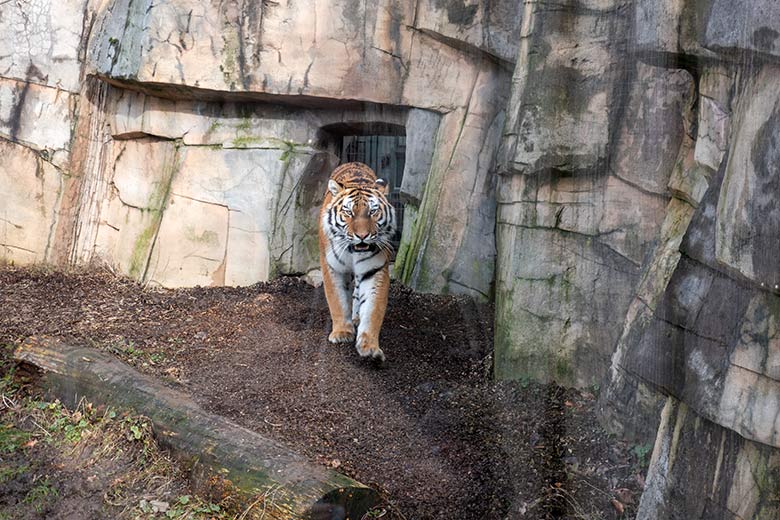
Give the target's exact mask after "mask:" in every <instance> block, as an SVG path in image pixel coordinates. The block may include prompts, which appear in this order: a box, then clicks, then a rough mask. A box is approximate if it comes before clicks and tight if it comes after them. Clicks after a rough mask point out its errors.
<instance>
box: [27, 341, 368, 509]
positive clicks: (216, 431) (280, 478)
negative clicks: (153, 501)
mask: <svg viewBox="0 0 780 520" xmlns="http://www.w3.org/2000/svg"><path fill="white" fill-rule="evenodd" d="M14 357H15V359H16V360H17V361H18V362H19V363H22V364H26V365H28V366H29V365H31V366H32V367H34V369H33V370H34V371H36V372H38V373H39V374H40V383H41V384H42V385H43V387H44V388H45V389H46V390H47V391H49V392H51V393H53V394H54V395H55V396H56V397H58V398H59V399H60V401H62V402H63V403H64V404H66V405H71V406H73V405H76V404H77V403H78V402H79V401H80V400H81V399H85V400H86V401H87V402H91V403H93V404H97V405H100V404H103V405H106V406H111V407H114V408H117V409H130V410H133V411H135V413H138V414H140V415H144V416H146V417H148V418H149V420H150V421H151V423H152V427H153V431H154V433H155V436H156V437H157V439H158V441H159V443H160V444H161V445H162V446H163V447H165V448H167V449H169V450H170V451H171V453H172V454H173V455H174V456H175V457H176V458H177V459H179V460H181V461H183V462H185V463H186V464H188V465H191V467H192V469H193V475H195V476H197V475H200V480H205V479H207V478H211V477H212V476H215V475H219V476H223V477H224V478H226V479H228V480H229V481H230V483H231V484H232V486H235V487H236V488H237V489H238V490H239V491H240V492H241V493H242V495H244V496H245V499H246V501H247V502H248V503H247V507H249V506H250V505H253V507H251V509H250V511H249V513H248V514H247V516H246V518H261V517H262V518H265V519H268V520H270V519H274V520H277V519H278V520H293V519H317V520H319V519H323V520H325V519H327V520H347V519H349V520H361V518H363V517H364V516H365V515H366V513H367V512H369V511H370V510H371V509H372V508H373V507H376V506H377V505H379V503H380V497H379V495H378V493H377V492H376V491H375V490H373V489H371V488H369V487H367V486H364V485H363V484H361V483H359V482H356V481H354V480H352V479H350V478H348V477H346V476H345V475H341V474H339V473H337V472H335V471H332V470H329V469H327V468H325V467H322V466H318V465H315V464H312V463H311V462H309V461H307V460H306V459H305V458H304V457H303V456H301V455H299V454H297V453H294V452H293V451H291V450H290V449H289V448H287V447H286V446H284V445H283V444H281V443H279V442H276V441H274V440H272V439H268V438H266V437H264V436H262V435H260V434H258V433H255V432H253V431H250V430H248V429H246V428H243V427H241V426H238V425H237V424H234V423H233V422H231V421H229V420H227V419H225V418H223V417H220V416H217V415H215V414H211V413H208V412H206V411H204V410H203V409H201V408H200V407H199V406H198V405H197V404H196V403H195V402H194V401H193V400H192V399H191V398H190V397H188V396H187V395H185V394H183V393H181V392H179V391H176V390H173V389H171V388H169V387H167V386H165V385H164V384H162V383H161V382H159V381H157V380H155V379H154V378H152V377H150V376H147V375H145V374H142V373H140V372H138V371H137V370H135V369H134V368H132V367H130V366H128V365H127V364H125V363H123V362H122V361H120V360H119V359H117V358H115V357H114V356H112V355H110V354H107V353H105V352H102V351H100V350H97V349H94V348H88V347H77V346H73V345H67V344H64V343H62V342H60V341H57V340H53V339H49V338H36V337H32V338H29V339H28V340H26V341H25V342H24V343H22V344H21V345H20V346H19V347H18V348H17V349H16V351H15V353H14ZM35 369H37V370H35ZM196 484H197V482H196ZM252 502H254V504H252Z"/></svg>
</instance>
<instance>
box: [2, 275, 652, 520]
mask: <svg viewBox="0 0 780 520" xmlns="http://www.w3.org/2000/svg"><path fill="white" fill-rule="evenodd" d="M0 308H1V309H3V312H2V313H0V344H12V343H13V342H16V341H19V340H21V339H23V338H25V337H27V336H29V335H32V334H37V335H50V336H56V337H60V338H63V339H65V340H69V341H73V342H78V343H80V344H88V345H93V346H96V347H98V348H102V349H106V350H109V351H111V352H113V353H115V354H116V355H118V356H120V357H121V358H123V359H125V360H126V361H128V362H130V363H132V364H133V365H135V366H136V367H138V368H140V369H141V370H143V371H145V372H148V373H152V374H155V375H157V376H159V377H160V378H163V379H165V380H166V381H168V382H169V383H170V384H172V385H174V386H177V387H179V388H180V389H184V390H185V391H187V392H189V393H191V394H192V395H193V396H194V397H195V399H196V400H197V401H198V402H200V403H201V404H202V405H203V406H204V407H205V408H206V409H208V410H210V411H212V412H215V413H218V414H221V415H224V416H226V417H229V418H231V419H233V420H234V421H236V422H237V423H239V424H241V425H243V426H245V427H248V428H251V429H253V430H256V431H258V432H260V433H262V434H265V435H267V436H269V437H273V438H275V439H278V440H281V441H283V442H285V443H286V444H288V445H289V446H290V447H292V448H293V449H295V450H297V451H299V452H302V453H304V454H305V455H307V456H308V457H310V458H311V459H312V460H315V461H317V462H320V463H322V464H325V465H328V466H330V467H332V468H338V470H339V471H341V472H343V473H345V474H347V475H349V476H351V477H353V478H355V479H357V480H359V481H361V482H363V483H365V484H369V485H372V486H374V487H376V488H377V489H379V490H380V491H381V492H382V493H383V495H384V496H385V497H386V500H387V505H386V507H385V509H386V511H387V513H388V514H386V515H385V518H397V519H407V520H411V519H429V518H430V519H465V520H469V519H504V518H510V519H515V518H528V519H540V520H542V519H552V518H563V519H614V518H633V517H634V512H635V510H636V506H637V502H638V498H639V495H640V494H641V488H642V486H643V482H644V480H643V477H642V475H643V473H644V465H645V463H646V460H644V459H646V457H647V452H648V447H645V446H627V445H625V444H624V443H622V442H619V441H617V440H614V439H610V437H609V436H608V435H607V434H606V433H605V432H604V431H602V430H601V429H600V428H599V427H598V424H597V421H596V418H595V414H594V406H595V396H594V395H593V393H589V392H578V391H574V390H567V389H563V388H560V387H558V386H554V385H537V384H533V383H529V382H522V381H521V382H495V381H493V380H492V379H491V376H490V372H491V364H492V360H491V357H490V352H491V344H492V334H493V331H492V309H491V308H490V307H488V306H480V305H476V304H474V303H473V302H471V301H470V300H468V299H465V298H457V297H450V296H431V295H420V294H416V293H413V292H411V291H409V290H407V289H405V288H403V287H401V286H399V285H394V286H393V287H392V290H391V297H390V304H389V310H388V313H387V317H386V321H385V325H384V327H383V329H382V336H381V338H380V344H381V346H382V348H383V350H384V352H385V354H386V355H387V357H388V361H387V363H386V364H385V365H384V366H382V367H380V368H377V367H376V366H375V365H373V364H371V363H368V362H364V361H362V360H360V359H359V357H358V355H357V353H356V352H355V350H354V347H353V346H345V345H341V346H334V345H331V344H329V343H328V342H327V334H328V331H329V318H328V311H327V306H326V303H325V298H324V294H323V291H322V289H315V288H312V287H310V286H308V285H306V284H304V283H303V282H301V281H298V280H296V279H291V278H282V279H279V280H277V281H275V282H273V283H268V284H257V285H255V286H252V287H247V288H195V289H185V290H176V291H162V290H150V289H143V288H141V287H139V286H138V285H137V284H135V283H133V282H131V281H129V280H127V279H124V278H120V277H116V276H114V275H112V274H111V273H109V272H107V271H105V270H99V269H92V270H85V271H78V272H71V273H62V272H56V271H48V270H42V269H19V268H14V267H4V268H0ZM594 391H595V389H594ZM621 512H622V514H621Z"/></svg>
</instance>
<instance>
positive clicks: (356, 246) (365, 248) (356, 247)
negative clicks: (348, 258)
mask: <svg viewBox="0 0 780 520" xmlns="http://www.w3.org/2000/svg"><path fill="white" fill-rule="evenodd" d="M369 249H371V244H353V245H352V250H353V251H357V252H358V253H362V252H365V251H368V250H369Z"/></svg>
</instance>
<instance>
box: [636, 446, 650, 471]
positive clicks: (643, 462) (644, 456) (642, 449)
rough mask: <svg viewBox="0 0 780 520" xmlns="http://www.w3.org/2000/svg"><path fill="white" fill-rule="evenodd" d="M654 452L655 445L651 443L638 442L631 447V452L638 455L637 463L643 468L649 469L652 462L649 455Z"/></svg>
mask: <svg viewBox="0 0 780 520" xmlns="http://www.w3.org/2000/svg"><path fill="white" fill-rule="evenodd" d="M652 452H653V446H652V445H650V444H637V445H635V446H633V447H632V448H631V453H633V454H634V456H635V457H636V461H637V464H638V465H639V467H640V468H642V469H647V466H648V465H649V464H650V457H649V455H650V454H651V453H652Z"/></svg>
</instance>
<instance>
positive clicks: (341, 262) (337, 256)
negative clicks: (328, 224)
mask: <svg viewBox="0 0 780 520" xmlns="http://www.w3.org/2000/svg"><path fill="white" fill-rule="evenodd" d="M330 252H331V253H333V257H334V258H335V259H336V261H337V262H338V263H340V264H341V265H345V264H344V260H342V259H341V257H340V256H339V254H338V253H336V250H335V249H333V244H332V243H331V244H330Z"/></svg>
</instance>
